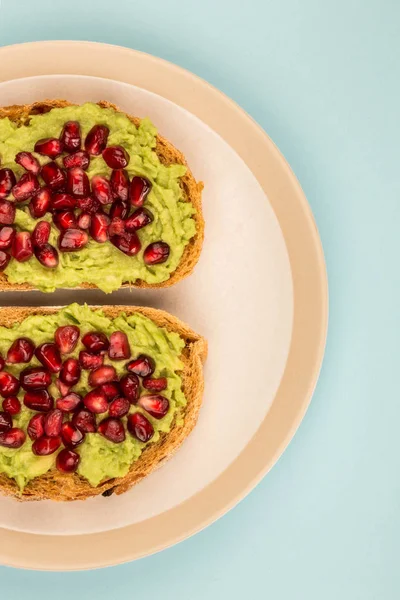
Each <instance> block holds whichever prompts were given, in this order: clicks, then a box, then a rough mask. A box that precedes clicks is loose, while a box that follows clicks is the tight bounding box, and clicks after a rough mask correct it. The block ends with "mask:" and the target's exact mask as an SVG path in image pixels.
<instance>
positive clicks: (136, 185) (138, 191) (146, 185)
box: [129, 176, 151, 207]
mask: <svg viewBox="0 0 400 600" xmlns="http://www.w3.org/2000/svg"><path fill="white" fill-rule="evenodd" d="M150 190H151V183H150V181H149V180H148V179H146V178H145V177H138V176H136V177H133V179H132V181H131V185H130V188H129V197H130V201H131V204H133V206H137V207H141V206H143V203H144V201H145V200H146V198H147V196H148V194H149V192H150Z"/></svg>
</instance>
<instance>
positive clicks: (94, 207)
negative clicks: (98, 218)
mask: <svg viewBox="0 0 400 600" xmlns="http://www.w3.org/2000/svg"><path fill="white" fill-rule="evenodd" d="M76 203H77V206H78V208H80V209H81V210H83V211H84V212H88V213H90V214H91V215H93V214H94V213H96V212H99V211H100V208H101V205H100V202H98V200H96V198H93V196H88V197H87V198H78V200H77V202H76Z"/></svg>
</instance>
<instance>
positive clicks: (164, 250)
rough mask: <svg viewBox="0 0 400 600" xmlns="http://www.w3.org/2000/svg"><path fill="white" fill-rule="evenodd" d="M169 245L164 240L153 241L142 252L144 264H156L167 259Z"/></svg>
mask: <svg viewBox="0 0 400 600" xmlns="http://www.w3.org/2000/svg"><path fill="white" fill-rule="evenodd" d="M168 257H169V246H168V244H167V243H166V242H153V243H152V244H149V245H148V246H147V248H146V250H145V251H144V253H143V259H144V262H145V263H146V265H158V264H160V263H163V262H165V261H166V260H168Z"/></svg>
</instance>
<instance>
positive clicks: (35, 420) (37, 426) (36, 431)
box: [27, 413, 46, 440]
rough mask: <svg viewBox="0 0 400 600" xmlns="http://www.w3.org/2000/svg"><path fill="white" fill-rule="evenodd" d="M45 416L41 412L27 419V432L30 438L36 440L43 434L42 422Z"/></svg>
mask: <svg viewBox="0 0 400 600" xmlns="http://www.w3.org/2000/svg"><path fill="white" fill-rule="evenodd" d="M45 420H46V416H45V415H43V414H40V413H39V414H36V415H33V417H32V418H31V420H30V421H29V424H28V428H27V432H28V435H29V437H30V438H31V440H37V439H38V438H40V437H42V435H44V423H45Z"/></svg>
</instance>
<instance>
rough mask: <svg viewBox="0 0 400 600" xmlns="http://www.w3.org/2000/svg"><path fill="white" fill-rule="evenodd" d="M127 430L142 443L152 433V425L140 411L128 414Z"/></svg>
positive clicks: (148, 438)
mask: <svg viewBox="0 0 400 600" xmlns="http://www.w3.org/2000/svg"><path fill="white" fill-rule="evenodd" d="M128 431H129V433H130V434H132V435H133V436H134V437H135V438H136V439H138V440H139V441H140V442H143V443H146V442H148V441H149V440H151V438H152V437H153V435H154V428H153V425H152V424H151V423H150V421H149V420H148V419H146V417H145V416H144V415H142V413H140V412H137V413H133V415H129V416H128Z"/></svg>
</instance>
